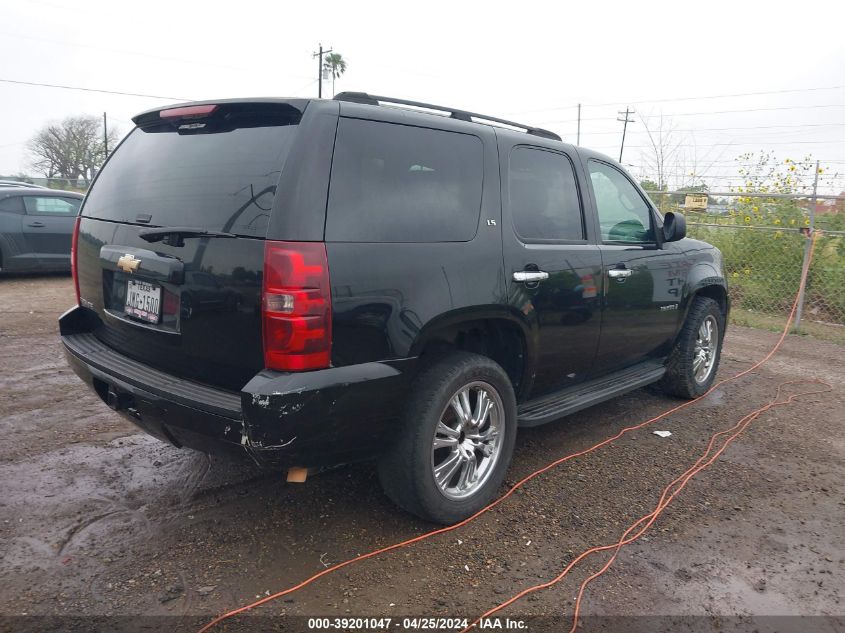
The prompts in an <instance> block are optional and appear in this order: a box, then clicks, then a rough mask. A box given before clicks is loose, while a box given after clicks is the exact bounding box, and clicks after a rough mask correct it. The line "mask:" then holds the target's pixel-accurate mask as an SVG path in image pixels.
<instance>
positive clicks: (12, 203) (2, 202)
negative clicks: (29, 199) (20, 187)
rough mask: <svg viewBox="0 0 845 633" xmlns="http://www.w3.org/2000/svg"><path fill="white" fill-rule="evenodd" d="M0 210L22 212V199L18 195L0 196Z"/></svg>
mask: <svg viewBox="0 0 845 633" xmlns="http://www.w3.org/2000/svg"><path fill="white" fill-rule="evenodd" d="M0 211H4V212H6V213H18V214H21V215H22V214H23V200H21V197H20V196H9V197H7V198H0Z"/></svg>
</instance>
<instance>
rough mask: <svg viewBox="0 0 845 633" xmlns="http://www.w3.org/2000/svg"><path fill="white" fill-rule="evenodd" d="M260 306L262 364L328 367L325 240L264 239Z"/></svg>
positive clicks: (290, 368) (329, 315) (329, 328)
mask: <svg viewBox="0 0 845 633" xmlns="http://www.w3.org/2000/svg"><path fill="white" fill-rule="evenodd" d="M261 307H262V310H261V311H262V326H263V336H264V365H265V367H267V368H269V369H277V370H281V371H304V370H309V369H322V368H325V367H328V366H329V364H330V362H331V341H332V305H331V287H330V286H329V265H328V258H327V256H326V246H325V244H323V243H322V242H274V241H269V240H268V241H266V242H265V243H264V292H263V297H262V306H261Z"/></svg>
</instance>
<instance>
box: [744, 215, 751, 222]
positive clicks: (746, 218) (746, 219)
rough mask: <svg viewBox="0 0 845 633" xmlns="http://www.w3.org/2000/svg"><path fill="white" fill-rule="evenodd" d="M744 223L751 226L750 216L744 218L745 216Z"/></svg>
mask: <svg viewBox="0 0 845 633" xmlns="http://www.w3.org/2000/svg"><path fill="white" fill-rule="evenodd" d="M745 223H746V224H751V216H750V215H746V216H745Z"/></svg>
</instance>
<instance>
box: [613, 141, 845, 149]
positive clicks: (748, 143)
mask: <svg viewBox="0 0 845 633" xmlns="http://www.w3.org/2000/svg"><path fill="white" fill-rule="evenodd" d="M757 143H762V144H763V145H827V144H829V145H834V144H838V143H845V139H831V140H828V141H783V142H762V141H746V142H741V143H704V144H701V145H698V144H695V145H691V144H690V145H679V146H678V147H679V148H680V147H692V148H702V147H731V146H739V147H742V146H748V145H754V144H757ZM598 147H612V145H599V146H598ZM628 147H632V148H634V147H636V148H650V147H651V145H629V146H628Z"/></svg>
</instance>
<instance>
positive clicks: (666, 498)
mask: <svg viewBox="0 0 845 633" xmlns="http://www.w3.org/2000/svg"><path fill="white" fill-rule="evenodd" d="M818 235H819V232H818V231H816V232H814V233H813V237H812V241H811V243H810V252H809V256H808V258H807V264H806V266H805V267H804V268H803V270H802V271H801V281H800V283H799V286H798V293H797V294H796V296H795V301H793V303H792V309H791V310H790V312H789V318H788V319H787V321H786V325H785V326H784V328H783V332H782V333H781V335H780V338H779V339H778V341H777V343H775V346H774V347H773V348H772V349H771V351H770V352H769V353H768V354H766V356H764V357H763V358H762V359H761V360H759V361H757V362H756V363H754V364H753V365H752V366H751V367H749V368H748V369H745V370H743V371H741V372H739V373H738V374H735V375H733V376H731V377H729V378H725V379H723V380H720V381H719V382H717V383H715V384H714V385H713V386H711V387H710V389H708V390H707V391H706V392H705V393H703V394H702V395H700V396H699V397H698V398H694V399H692V400H687V401H686V402H683V403H681V404H679V405H677V406H674V407H672V408H671V409H668V410H667V411H664V412H663V413H661V414H659V415H656V416H655V417H653V418H650V419H648V420H646V421H645V422H641V423H639V424H636V425H634V426H628V427H625V428H623V429H622V430H621V431H619V432H618V433H617V434H616V435H613V436H611V437H609V438H607V439H605V440H602V441H601V442H599V443H598V444H595V445H593V446H591V447H589V448H586V449H584V450H581V451H578V452H575V453H571V454H570V455H566V456H564V457H561V458H560V459H557V460H555V461H553V462H551V463H550V464H548V465H546V466H544V467H543V468H540V469H539V470H536V471H534V472H533V473H531V474H530V475H527V476H526V477H523V478H522V479H520V480H519V481H518V482H517V483H515V484H514V485H513V486H512V487H511V488H510V489H509V490H508V491H507V492H506V493H505V494H503V495H502V496H501V497H499V498H498V499H496V500H495V501H493V502H492V503H490V504H489V505H487V506H485V507H484V508H482V509H481V510H479V511H478V512H476V513H475V514H473V515H472V516H470V517H468V518H466V519H464V520H463V521H460V522H458V523H455V524H454V525H449V526H446V527H442V528H439V529H436V530H432V531H430V532H425V533H424V534H420V535H419V536H415V537H413V538H410V539H408V540H405V541H401V542H399V543H394V544H393V545H388V546H387V547H382V548H379V549H376V550H373V551H371V552H368V553H366V554H361V555H359V556H356V557H355V558H350V559H349V560H346V561H343V562H342V563H338V564H337V565H334V566H333V567H329V568H327V569H324V570H322V571H320V572H318V573H316V574H314V575H313V576H311V577H310V578H306V579H305V580H303V581H302V582H300V583H299V584H297V585H293V586H292V587H288V588H287V589H283V590H282V591H279V592H277V593H274V594H272V595H269V596H267V597H265V598H261V599H260V600H256V601H255V602H251V603H250V604H247V605H244V606H242V607H238V608H237V609H233V610H231V611H228V612H226V613H224V614H222V615H220V616H218V617H216V618H215V619H213V620H212V621H211V622H209V623H208V624H206V625H205V626H203V627H202V628H201V629H199V631H197V633H205V632H206V631H208V630H210V629H211V628H213V627H214V626H216V625H217V624H219V623H220V622H222V621H224V620H227V619H229V618H232V617H234V616H236V615H239V614H241V613H244V612H245V611H249V610H250V609H254V608H255V607H259V606H261V605H263V604H266V603H267V602H270V601H272V600H277V599H278V598H281V597H283V596H287V595H289V594H292V593H294V592H296V591H299V590H300V589H302V588H304V587H307V586H308V585H310V584H312V583H313V582H315V581H316V580H318V579H320V578H322V577H323V576H327V575H329V574H331V573H334V572H336V571H339V570H340V569H343V568H344V567H347V566H349V565H352V564H354V563H359V562H362V561H364V560H367V559H368V558H375V557H376V556H379V555H381V554H386V553H387V552H391V551H393V550H397V549H400V548H403V547H407V546H409V545H413V544H414V543H418V542H420V541H424V540H426V539H429V538H432V537H434V536H437V535H438V534H445V533H447V532H451V531H453V530H457V529H458V528H460V527H463V526H464V525H466V524H468V523H470V522H471V521H474V520H475V519H477V518H478V517H480V516H481V515H482V514H485V513H486V512H489V511H490V510H492V509H493V508H495V507H496V506H497V505H499V504H500V503H502V502H503V501H504V500H505V499H507V498H508V497H510V496H511V495H512V494H513V493H514V492H516V491H517V490H518V489H519V488H521V487H522V486H523V485H525V484H526V483H527V482H529V481H531V480H532V479H534V478H535V477H537V476H539V475H542V474H543V473H545V472H547V471H549V470H551V469H552V468H555V467H556V466H559V465H560V464H563V463H564V462H568V461H569V460H571V459H575V458H576V457H581V456H583V455H587V454H589V453H592V452H593V451H596V450H598V449H599V448H602V447H603V446H606V445H608V444H610V443H611V442H615V441H616V440H618V439H619V438H621V437H622V436H623V435H625V434H627V433H630V432H631V431H636V430H638V429H641V428H643V427H645V426H648V425H650V424H653V423H655V422H657V421H659V420H662V419H663V418H665V417H668V416H670V415H672V414H673V413H676V412H677V411H680V410H682V409H685V408H687V407H689V406H690V405H692V404H694V403H696V402H698V401H699V400H701V399H702V398H706V397H707V396H708V395H710V394H711V393H712V392H713V391H715V390H716V389H718V388H719V387H721V386H722V385H724V384H725V383H728V382H732V381H734V380H737V379H739V378H742V377H743V376H746V375H748V374H750V373H751V372H753V371H755V370H757V369H759V368H760V367H761V366H763V365H764V364H765V363H767V362H768V361H769V360H770V359H771V358H772V356H774V355H775V354H776V353H777V351H778V350H779V349H780V348H781V346H782V345H783V342H784V340H786V336H787V334H788V333H789V328H790V327H791V325H792V321H793V319H794V317H795V311H796V309H797V307H798V299H799V297H800V296H801V291H802V290H803V289H804V286H805V284H806V282H807V273H808V271H809V267H810V262H812V259H813V254H814V252H815V247H816V240H817V238H818ZM794 382H816V383H818V384H824V385H826V383H822V382H821V381H790V383H794ZM790 383H783V384H782V385H780V386H779V387H778V396H776V398H775V400H772V401H771V402H770V403H768V404H767V405H764V406H763V407H760V408H759V409H757V410H755V411H752V412H751V413H749V414H748V415H746V416H744V417H743V418H742V420H740V421H739V422H738V423H737V424H736V425H735V426H734V427H732V428H731V429H729V430H727V431H720V432H719V433H716V434H715V435H713V437H711V438H710V443H709V444H708V446H707V450H706V451H705V452H704V454H702V456H701V457H700V458H699V459H698V461H696V463H695V465H693V466H692V467H691V468H690V469H688V470H687V471H686V472H685V473H683V474H682V475H680V476H679V477H678V478H676V479H675V480H674V481H673V482H672V483H670V484H669V485H668V486H667V487H666V488H665V489H664V491H663V495H661V497H660V501H659V502H658V504H657V507H656V508H655V509H654V510H653V511H652V512H651V513H649V514H647V515H645V516H643V517H641V518H640V519H639V520H638V521H637V522H636V523H634V524H633V525H632V526H630V527H629V528H628V530H626V531H625V533H624V534H623V535H622V537H621V538H620V539H619V541H618V542H616V543H614V544H612V545H604V546H600V547H593V548H590V549H588V550H586V551H585V552H583V553H582V554H580V555H579V556H578V557H577V558H575V559H574V560H573V561H572V562H571V563H569V565H567V567H566V568H565V569H564V570H563V572H561V574H559V575H558V576H556V577H555V578H553V579H552V580H551V581H549V582H547V583H543V584H540V585H535V586H534V587H529V588H528V589H525V590H523V591H521V592H520V593H518V594H516V595H515V596H513V597H512V598H510V599H508V600H506V601H505V602H503V603H501V604H499V605H497V606H496V607H494V608H493V609H490V610H489V611H487V612H486V613H485V614H484V615H482V616H481V617H480V618H479V619H478V620H476V621H475V622H473V625H475V624H476V623H477V622H478V621H479V620H481V619H482V618H484V617H488V616H489V615H491V614H493V613H495V612H497V611H499V610H501V609H504V608H505V607H507V606H508V605H510V604H513V603H514V602H516V601H517V600H519V599H520V598H522V597H523V596H525V595H527V594H529V593H532V592H534V591H538V590H540V589H545V588H547V587H551V586H552V585H554V584H557V583H558V582H560V581H561V580H562V579H563V578H564V577H565V576H566V575H567V574H568V573H569V571H570V570H571V569H572V568H573V567H574V566H575V565H576V564H577V563H578V562H579V561H581V560H582V559H583V558H585V557H586V556H589V555H590V554H592V553H594V552H599V551H605V550H610V549H613V550H615V551H614V553H613V555H612V556H611V558H610V559H609V560H608V561H607V563H606V564H605V565H604V567H603V568H602V569H600V570H599V571H598V572H596V573H595V574H593V575H592V576H590V577H589V578H587V579H586V580H585V581H584V582H583V583H582V585H581V589H580V591H579V593H578V598H577V601H576V604H575V617H574V619H573V626H572V631H574V630H575V629H576V628H577V623H578V619H577V618H578V613H579V610H580V605H581V599H582V597H583V594H584V591H585V589H586V587H587V585H588V584H589V583H590V582H592V581H593V580H594V579H595V578H597V577H598V576H600V575H602V574H603V573H604V572H606V571H607V570H608V569H609V568H610V566H611V565H612V564H613V562H614V560H616V556H617V555H618V553H619V550H620V549H621V548H622V547H623V546H624V545H626V544H628V543H630V542H632V541H634V540H636V539H638V538H639V537H640V536H642V534H643V533H644V532H645V531H646V530H647V529H648V528H649V527H650V526H651V524H652V523H654V521H655V520H656V519H657V517H658V516H659V515H660V514H661V513H662V512H663V510H664V509H665V508H666V506H668V505H669V503H670V502H671V501H672V500H673V499H674V498H675V496H676V495H677V494H678V493H679V492H680V491H681V490H683V488H684V487H685V486H686V484H687V482H688V481H689V480H690V479H691V478H692V477H693V476H695V475H696V474H697V473H698V472H700V471H701V470H703V469H704V468H706V467H707V466H709V465H710V464H712V463H713V461H715V460H716V459H717V458H718V456H719V455H721V454H722V452H724V450H725V449H726V448H727V446H728V445H729V444H730V443H731V442H733V440H734V439H736V437H737V436H738V435H739V434H740V433H742V431H744V430H745V428H747V426H748V425H749V424H750V423H751V422H752V421H753V420H755V419H756V418H757V417H759V416H760V415H761V414H762V413H764V412H765V411H768V410H769V409H772V408H774V407H779V406H785V405H787V404H791V403H792V402H793V400H794V399H795V398H796V397H799V396H802V395H810V394H811V393H821V391H826V390H818V391H812V392H804V393H800V394H793V395H791V396H789V398H787V399H786V400H783V401H778V400H777V397H779V395H780V390H781V388H782V387H784V386H785V385H787V384H790ZM827 386H828V387H829V385H827ZM732 431H734V433H733V435H731V436H730V437H728V438H727V439H726V440H725V443H724V444H723V445H722V446H721V447H720V448H719V449H718V450H717V451H716V452H715V453H714V454H713V455H712V456H709V457H708V454H709V452H710V451H711V450H712V447H713V445H714V444H715V442H716V440H717V439H718V437H719V436H720V435H724V434H728V433H731V432H732ZM676 484H677V488H676V489H675V490H674V491H672V492H671V493H670V492H669V491H670V490H671V489H672V487H673V486H675V485H676ZM644 522H645V523H646V525H645V526H644V527H643V528H642V529H640V531H638V532H637V533H636V534H634V536H632V537H628V535H629V534H630V533H631V532H633V531H634V530H635V529H636V528H637V527H638V526H639V525H641V524H642V523H644ZM473 625H471V626H473Z"/></svg>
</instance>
